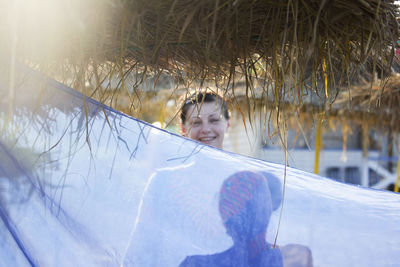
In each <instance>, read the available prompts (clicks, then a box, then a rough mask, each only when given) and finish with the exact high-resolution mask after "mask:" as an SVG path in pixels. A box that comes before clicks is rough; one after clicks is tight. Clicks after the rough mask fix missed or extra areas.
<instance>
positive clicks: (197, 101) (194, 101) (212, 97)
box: [180, 92, 230, 124]
mask: <svg viewBox="0 0 400 267" xmlns="http://www.w3.org/2000/svg"><path fill="white" fill-rule="evenodd" d="M211 102H217V103H221V104H222V114H223V115H224V117H225V119H227V120H229V118H230V114H229V110H228V105H227V103H226V102H225V100H224V99H223V98H222V97H221V96H219V95H218V94H216V93H212V92H197V93H194V94H192V95H191V96H189V97H188V98H186V100H185V101H184V103H183V105H182V107H181V111H180V118H181V122H182V124H185V122H186V116H187V111H188V109H189V107H190V106H192V105H199V106H201V104H202V103H211Z"/></svg>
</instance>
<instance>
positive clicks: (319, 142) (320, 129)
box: [314, 115, 322, 174]
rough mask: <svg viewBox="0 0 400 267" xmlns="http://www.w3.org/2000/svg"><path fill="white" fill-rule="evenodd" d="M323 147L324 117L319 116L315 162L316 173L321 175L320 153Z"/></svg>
mask: <svg viewBox="0 0 400 267" xmlns="http://www.w3.org/2000/svg"><path fill="white" fill-rule="evenodd" d="M321 146H322V115H319V116H318V122H317V132H316V138H315V162H314V173H315V174H318V173H319V152H320V150H321Z"/></svg>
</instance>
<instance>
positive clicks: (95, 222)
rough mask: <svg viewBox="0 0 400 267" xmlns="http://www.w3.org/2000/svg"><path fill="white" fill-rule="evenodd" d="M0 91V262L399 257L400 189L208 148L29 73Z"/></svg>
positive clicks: (390, 261) (283, 262) (320, 262)
mask: <svg viewBox="0 0 400 267" xmlns="http://www.w3.org/2000/svg"><path fill="white" fill-rule="evenodd" d="M10 84H14V85H15V87H13V88H14V89H13V91H14V93H13V95H14V96H15V100H14V102H13V103H12V105H9V102H7V101H8V99H10V98H8V96H9V95H10V90H9V85H10ZM0 86H1V89H0V101H1V105H0V116H1V117H0V123H1V125H0V126H1V127H2V131H1V136H0V138H1V139H0V218H1V220H0V238H1V240H2V242H0V266H312V265H313V266H351V267H353V266H396V265H398V264H399V263H400V238H399V234H400V197H399V195H398V194H394V193H390V192H386V191H377V190H371V189H366V188H361V187H356V186H351V185H346V184H342V183H338V182H335V181H332V180H329V179H326V178H323V177H320V176H317V175H314V174H310V173H306V172H302V171H299V170H296V169H291V168H287V169H286V170H285V167H284V166H281V165H275V164H271V163H268V162H264V161H261V160H257V159H254V158H248V157H244V156H240V155H236V154H232V153H227V152H224V151H222V150H218V149H215V148H213V147H209V146H205V145H203V144H200V143H197V142H194V141H192V140H188V139H185V138H183V137H181V136H177V135H175V134H172V133H168V132H166V131H163V130H160V129H157V128H155V127H153V126H151V125H149V124H147V123H145V122H142V121H139V120H137V119H134V118H131V117H128V116H126V115H123V114H121V113H119V112H117V111H115V110H113V109H111V108H108V107H106V106H104V105H102V104H99V103H97V102H95V101H93V100H91V99H89V98H87V97H83V96H82V95H80V94H79V93H77V92H75V91H73V90H72V89H70V88H68V87H66V86H64V85H62V84H59V83H57V82H55V81H53V80H49V79H45V78H44V77H43V76H41V75H39V74H37V73H35V72H33V71H30V70H27V69H24V68H21V69H20V70H19V71H18V73H17V75H16V79H15V82H14V83H10V82H9V81H8V80H7V75H6V77H2V78H1V81H0ZM10 110H12V113H10ZM284 185H285V186H284Z"/></svg>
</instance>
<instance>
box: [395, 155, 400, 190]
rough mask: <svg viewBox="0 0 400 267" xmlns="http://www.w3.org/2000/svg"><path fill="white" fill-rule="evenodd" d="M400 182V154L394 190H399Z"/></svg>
mask: <svg viewBox="0 0 400 267" xmlns="http://www.w3.org/2000/svg"><path fill="white" fill-rule="evenodd" d="M399 182H400V154H399V159H398V160H397V179H396V183H395V184H394V192H399Z"/></svg>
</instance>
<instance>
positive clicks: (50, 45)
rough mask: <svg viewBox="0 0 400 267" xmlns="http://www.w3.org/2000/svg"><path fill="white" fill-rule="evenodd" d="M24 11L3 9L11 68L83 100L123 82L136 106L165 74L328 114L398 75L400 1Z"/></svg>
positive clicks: (128, 0)
mask: <svg viewBox="0 0 400 267" xmlns="http://www.w3.org/2000/svg"><path fill="white" fill-rule="evenodd" d="M10 2H13V1H10ZM17 2H18V1H17ZM18 3H20V5H19V6H16V5H13V4H8V6H7V4H3V5H5V6H4V8H3V10H5V11H6V14H5V16H3V18H2V20H5V21H4V22H5V23H2V24H1V25H2V26H0V31H1V35H0V36H3V39H4V40H3V42H2V45H3V48H4V49H2V51H3V52H4V51H5V54H6V55H7V54H11V59H10V58H9V57H6V58H7V59H6V61H7V62H10V61H12V60H13V59H17V60H20V61H23V62H25V63H27V64H29V65H30V66H33V67H35V68H37V69H40V70H42V71H43V72H46V73H47V74H49V75H51V76H53V77H54V78H56V79H58V80H61V81H62V82H67V83H68V84H69V85H73V87H74V88H76V89H79V90H83V91H84V90H86V88H87V87H88V86H89V87H91V88H92V89H94V90H100V88H101V87H103V86H104V84H105V81H112V80H120V82H119V83H117V85H116V87H115V88H110V89H113V90H114V89H115V90H121V89H122V90H125V89H127V91H129V92H131V94H132V97H134V96H135V93H134V92H135V91H137V90H141V88H140V84H141V82H142V81H143V79H144V78H146V77H147V76H146V75H153V77H154V79H155V80H157V78H158V77H160V75H161V74H162V75H173V76H175V77H178V78H179V79H180V80H183V81H185V82H186V83H189V84H191V85H193V84H195V86H197V87H201V86H203V85H204V82H206V81H210V80H211V81H212V82H213V83H214V86H216V87H217V88H219V89H218V90H225V91H229V94H231V95H233V96H234V95H235V94H234V93H235V90H236V89H237V86H236V82H237V81H241V82H243V83H244V87H245V88H246V96H247V97H249V98H252V97H254V96H255V95H262V96H265V97H266V98H267V99H266V101H272V102H273V103H274V105H276V106H278V107H279V105H280V103H282V102H287V101H289V102H290V103H293V104H294V105H298V106H300V105H301V104H302V103H303V98H304V96H305V95H307V97H308V95H317V96H318V98H319V99H320V101H321V103H322V104H323V106H324V103H327V104H330V103H331V102H332V101H334V100H335V98H336V96H337V94H338V93H339V91H340V90H342V89H341V88H343V86H344V85H349V84H350V83H352V82H353V81H354V78H357V77H355V76H356V75H357V74H359V73H360V72H361V74H364V76H365V73H366V72H367V76H368V75H369V74H370V73H373V72H374V71H375V70H380V71H382V72H385V73H389V72H390V71H389V69H390V66H391V63H392V58H393V55H394V48H395V47H396V42H397V40H398V37H399V36H398V35H399V33H398V23H397V16H398V8H397V6H396V5H395V3H394V1H393V0H331V1H328V0H309V1H304V0H288V1H280V0H253V1H249V0H226V1H220V0H213V1H211V0H198V1H193V0H108V1H105V0H104V1H94V0H87V1H78V0H73V1H49V0H42V1H41V3H42V6H39V4H38V3H37V2H35V1H29V0H27V1H19V2H18ZM45 9H46V10H45ZM7 11H8V14H7ZM128 77H129V79H132V77H135V81H134V82H133V83H126V81H125V80H126V79H127V78H128ZM193 81H194V82H196V83H192V82H193ZM108 87H110V82H109V83H108ZM126 87H130V88H126ZM103 95H105V94H103ZM136 95H139V94H136ZM99 99H101V101H106V99H104V97H99ZM139 102H140V101H139ZM327 106H328V105H327ZM353 107H354V106H353ZM380 107H381V106H380Z"/></svg>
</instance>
